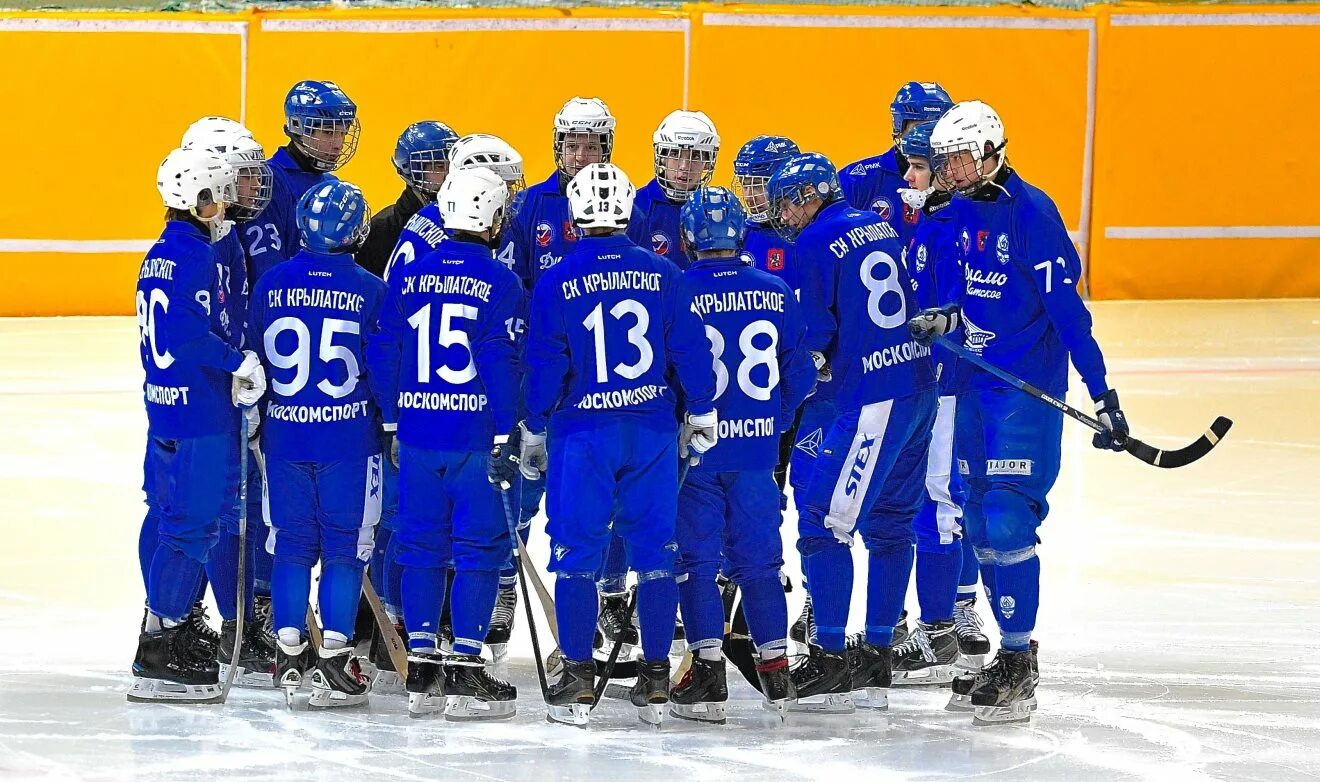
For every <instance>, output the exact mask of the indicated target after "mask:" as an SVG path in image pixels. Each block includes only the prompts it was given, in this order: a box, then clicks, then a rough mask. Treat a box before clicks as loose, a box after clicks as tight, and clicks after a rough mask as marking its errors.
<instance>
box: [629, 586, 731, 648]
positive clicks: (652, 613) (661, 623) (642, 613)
mask: <svg viewBox="0 0 1320 782" xmlns="http://www.w3.org/2000/svg"><path fill="white" fill-rule="evenodd" d="M712 585H713V581H712ZM718 600H719V598H716V601H717V605H718ZM720 610H721V612H722V610H723V609H720ZM677 616H678V584H677V583H676V582H675V581H674V574H673V573H668V572H666V573H665V574H664V575H662V576H657V577H655V578H647V579H645V580H642V579H641V578H640V577H639V578H638V580H637V625H638V629H639V630H641V633H642V655H643V656H644V657H646V659H648V660H667V659H669V647H670V646H672V645H673V643H674V619H675V617H677ZM720 623H721V628H720V629H723V613H721V615H720ZM719 637H721V638H723V637H724V634H723V633H720V635H719Z"/></svg>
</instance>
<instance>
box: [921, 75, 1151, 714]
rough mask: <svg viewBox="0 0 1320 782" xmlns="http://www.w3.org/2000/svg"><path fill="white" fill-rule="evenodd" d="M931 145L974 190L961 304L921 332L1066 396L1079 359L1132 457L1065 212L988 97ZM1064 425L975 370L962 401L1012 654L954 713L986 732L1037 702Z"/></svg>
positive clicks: (1005, 646)
mask: <svg viewBox="0 0 1320 782" xmlns="http://www.w3.org/2000/svg"><path fill="white" fill-rule="evenodd" d="M930 145H931V152H932V158H933V163H934V170H935V173H936V175H937V176H938V177H939V178H940V180H941V181H942V182H943V183H944V185H945V186H946V187H947V188H949V189H951V190H956V191H958V192H959V193H960V194H961V196H965V199H964V198H961V197H960V198H958V199H957V201H958V202H959V203H958V210H957V212H956V213H955V214H954V217H953V219H954V222H953V225H952V230H953V235H954V236H955V237H956V248H957V253H958V257H959V258H960V259H961V261H962V264H963V267H964V275H963V277H964V281H965V285H964V287H963V288H962V289H961V291H960V295H959V296H958V297H957V298H956V299H954V300H953V301H951V302H947V303H945V304H943V305H941V306H940V307H938V308H933V309H929V310H925V311H923V312H922V313H920V314H919V315H918V316H917V317H915V318H913V319H912V322H911V323H910V324H909V325H910V328H911V329H912V333H913V334H914V335H916V336H918V337H919V338H920V339H922V340H923V341H929V340H931V339H933V338H935V337H937V336H940V335H944V334H948V333H950V332H952V331H953V330H954V329H955V328H957V327H961V328H962V330H963V331H962V334H963V336H962V342H963V345H964V346H966V347H967V349H968V350H971V351H972V352H974V353H977V354H979V355H981V356H982V357H984V359H985V360H986V361H987V362H989V363H992V364H994V365H996V366H999V367H1003V368H1004V369H1006V370H1007V371H1009V372H1011V373H1013V374H1015V375H1017V376H1019V377H1022V378H1024V379H1025V380H1027V382H1029V383H1031V384H1033V385H1035V386H1036V387H1038V388H1041V389H1043V390H1044V391H1045V392H1046V393H1048V394H1051V395H1053V396H1055V397H1058V398H1062V397H1063V396H1064V394H1065V393H1066V391H1067V387H1068V362H1069V360H1070V359H1071V361H1072V365H1073V366H1074V367H1075V368H1076V369H1077V371H1078V373H1079V374H1080V375H1081V377H1082V381H1083V382H1084V383H1085V385H1086V390H1087V393H1088V394H1089V395H1090V397H1091V398H1092V399H1093V400H1094V401H1095V407H1096V417H1097V418H1098V419H1099V420H1100V421H1101V422H1102V423H1103V424H1104V426H1105V427H1106V429H1107V431H1106V432H1104V433H1101V434H1097V435H1095V437H1094V440H1093V444H1094V445H1095V446H1096V447H1097V448H1113V449H1115V450H1121V448H1122V444H1123V442H1124V441H1125V440H1126V438H1127V433H1128V426H1127V421H1126V418H1125V417H1124V415H1123V411H1122V408H1121V407H1120V406H1119V401H1118V393H1117V392H1116V391H1114V390H1113V389H1112V388H1110V387H1109V384H1108V382H1107V380H1106V376H1105V363H1104V358H1103V356H1102V355H1101V353H1100V347H1099V345H1098V344H1097V343H1096V341H1095V338H1094V337H1093V336H1092V335H1091V315H1090V313H1089V312H1088V311H1087V309H1086V305H1085V304H1084V303H1083V302H1082V299H1081V296H1080V295H1079V294H1078V292H1077V281H1078V278H1079V276H1080V274H1081V262H1080V260H1079V259H1078V257H1077V251H1076V250H1075V249H1074V247H1073V245H1072V241H1071V240H1070V239H1069V238H1068V231H1067V229H1066V228H1065V226H1064V223H1063V219H1062V218H1061V217H1060V215H1059V210H1058V208H1057V207H1055V205H1054V202H1053V201H1051V200H1050V198H1049V197H1048V196H1047V195H1045V194H1044V193H1043V192H1041V191H1040V190H1039V189H1038V188H1036V187H1034V186H1032V185H1030V184H1028V183H1027V182H1025V181H1024V180H1023V179H1022V177H1021V176H1019V175H1018V173H1017V172H1016V171H1015V170H1013V169H1012V168H1011V167H1010V166H1009V165H1008V161H1007V158H1006V156H1005V153H1004V148H1005V145H1006V140H1005V135H1004V126H1003V123H1002V122H1001V121H1000V119H999V116H998V115H997V114H996V113H995V112H994V110H993V109H991V108H990V107H989V106H987V105H986V104H984V103H982V102H980V101H967V102H965V103H960V104H958V105H957V106H954V107H953V108H952V109H951V110H950V111H949V112H948V113H947V114H946V115H945V116H944V117H943V118H941V119H940V121H939V123H938V124H937V125H936V127H935V130H934V131H933V132H932V134H931V139H930ZM1062 428H1063V415H1062V413H1060V412H1059V411H1057V410H1055V409H1053V408H1051V407H1048V406H1046V405H1043V404H1041V403H1040V402H1038V401H1036V400H1034V399H1031V398H1030V397H1029V396H1027V395H1026V394H1024V393H1022V392H1020V391H1018V390H1016V389H1014V388H1011V387H1008V386H1007V385H1005V384H1004V383H1003V382H1002V381H1000V380H998V379H997V378H995V377H994V376H992V375H990V374H989V373H986V372H981V371H972V372H971V373H970V375H969V377H968V381H967V385H966V387H965V390H964V392H963V393H962V394H961V395H960V396H959V399H958V411H957V425H956V447H957V449H958V454H959V459H960V460H961V461H963V462H965V463H966V465H967V468H968V475H967V483H968V495H967V500H966V506H965V508H964V520H965V523H966V527H967V534H968V536H969V537H970V538H971V541H972V545H973V546H974V547H975V548H976V555H977V559H978V560H979V561H980V563H981V578H982V581H983V582H984V583H985V586H986V590H987V593H988V594H989V595H990V598H991V599H990V602H991V607H992V608H993V609H994V612H995V618H996V619H997V620H998V623H999V630H1000V651H999V654H998V655H997V656H996V658H995V660H994V662H992V663H991V664H990V665H989V666H987V667H986V668H985V669H983V670H982V671H981V672H980V673H977V674H975V675H974V676H967V677H959V678H958V679H955V680H954V700H953V702H952V703H951V706H954V707H958V706H962V707H963V708H966V707H967V706H970V707H971V708H972V709H974V711H975V715H976V716H975V719H976V721H977V722H978V723H980V724H986V723H997V722H1018V721H1025V720H1027V719H1029V718H1030V713H1031V711H1033V710H1034V709H1035V708H1036V697H1035V689H1036V683H1037V680H1038V678H1039V672H1038V668H1037V664H1036V651H1035V648H1034V642H1033V641H1032V640H1031V633H1032V631H1033V630H1034V629H1035V624H1036V610H1037V606H1038V604H1039V601H1040V560H1039V559H1038V558H1037V556H1036V544H1037V542H1038V540H1039V539H1038V537H1037V529H1038V527H1039V526H1040V524H1041V522H1042V521H1044V519H1045V516H1046V515H1047V513H1048V511H1049V504H1048V502H1047V495H1048V494H1049V490H1050V488H1051V487H1052V486H1053V484H1054V481H1055V479H1056V478H1057V477H1058V473H1059V457H1060V450H1061V439H1062V434H1063V432H1062ZM968 700H970V704H968V703H967V701H968Z"/></svg>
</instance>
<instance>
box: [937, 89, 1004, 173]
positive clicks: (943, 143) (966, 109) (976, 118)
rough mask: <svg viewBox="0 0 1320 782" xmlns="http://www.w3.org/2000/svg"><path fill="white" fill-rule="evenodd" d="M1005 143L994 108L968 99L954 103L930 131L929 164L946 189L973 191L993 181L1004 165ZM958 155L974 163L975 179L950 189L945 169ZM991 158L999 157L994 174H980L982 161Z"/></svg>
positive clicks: (1002, 129)
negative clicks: (966, 154)
mask: <svg viewBox="0 0 1320 782" xmlns="http://www.w3.org/2000/svg"><path fill="white" fill-rule="evenodd" d="M1007 144H1008V140H1007V139H1005V138H1004V123H1003V122H1002V121H1001V120H1000V119H999V114H997V113H996V112H995V110H994V109H992V108H990V107H989V106H987V105H986V104H984V103H982V102H981V101H979V100H968V101H963V102H962V103H956V104H954V106H953V108H951V109H949V110H948V111H947V112H946V113H945V114H944V116H943V117H940V120H939V122H937V123H935V129H934V130H932V131H931V132H930V158H931V160H930V162H931V168H932V169H933V170H934V172H935V175H936V176H938V177H940V180H941V182H942V183H943V184H945V185H948V186H949V189H951V190H952V189H959V190H963V191H968V190H974V189H976V188H977V187H979V186H980V185H981V183H982V182H986V181H989V180H992V179H994V178H995V175H997V174H998V173H999V170H1000V169H1001V168H1003V166H1004V155H1003V154H1002V153H1003V150H1004V147H1005V146H1006V145H1007ZM959 152H968V153H970V154H971V158H972V160H973V161H975V164H976V170H975V174H976V176H975V177H974V178H973V180H972V182H971V183H970V184H965V185H963V186H962V187H960V188H955V187H953V184H952V183H953V182H954V180H953V179H951V177H950V172H949V170H948V167H949V165H950V164H953V163H956V162H957V161H955V160H953V158H952V156H954V155H956V154H957V153H959ZM991 155H998V160H997V161H996V163H995V168H994V170H993V171H989V172H986V171H982V170H981V162H982V161H983V160H985V159H986V158H987V157H989V156H991Z"/></svg>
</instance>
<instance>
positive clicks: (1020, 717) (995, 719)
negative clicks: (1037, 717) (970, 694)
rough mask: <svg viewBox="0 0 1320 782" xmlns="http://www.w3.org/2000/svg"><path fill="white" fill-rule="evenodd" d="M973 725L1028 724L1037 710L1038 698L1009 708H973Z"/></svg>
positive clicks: (1014, 704)
mask: <svg viewBox="0 0 1320 782" xmlns="http://www.w3.org/2000/svg"><path fill="white" fill-rule="evenodd" d="M972 708H973V709H974V710H975V711H974V713H973V715H972V724H973V725H979V726H982V727H985V726H987V725H1011V724H1013V723H1015V722H1028V721H1029V720H1030V719H1031V713H1032V712H1033V711H1035V710H1036V696H1034V695H1033V696H1031V697H1030V698H1027V699H1026V700H1021V701H1017V702H1016V703H1013V704H1010V705H1008V706H973V707H972Z"/></svg>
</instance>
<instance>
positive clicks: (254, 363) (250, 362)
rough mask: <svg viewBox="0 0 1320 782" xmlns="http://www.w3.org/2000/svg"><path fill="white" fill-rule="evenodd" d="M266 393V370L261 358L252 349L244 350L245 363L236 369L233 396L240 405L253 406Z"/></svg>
mask: <svg viewBox="0 0 1320 782" xmlns="http://www.w3.org/2000/svg"><path fill="white" fill-rule="evenodd" d="M264 393H266V370H264V369H262V368H261V359H259V358H257V354H256V353H253V352H252V351H250V350H245V351H243V363H242V364H240V365H239V367H238V369H235V370H234V385H233V397H234V404H235V405H236V406H238V407H251V406H252V405H255V404H256V403H257V402H260V401H261V396H262V394H264Z"/></svg>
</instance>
